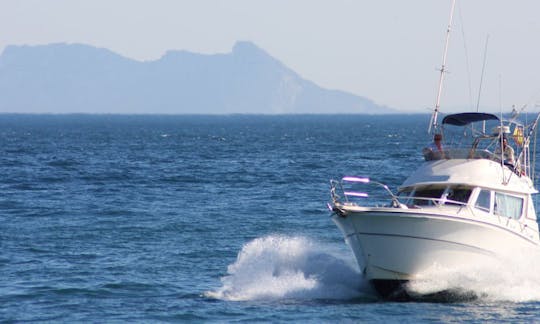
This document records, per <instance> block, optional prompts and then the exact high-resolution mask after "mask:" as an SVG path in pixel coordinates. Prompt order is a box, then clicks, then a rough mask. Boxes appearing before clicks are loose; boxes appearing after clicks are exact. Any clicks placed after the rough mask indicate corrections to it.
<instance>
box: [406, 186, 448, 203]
mask: <svg viewBox="0 0 540 324" xmlns="http://www.w3.org/2000/svg"><path fill="white" fill-rule="evenodd" d="M443 192H444V188H425V189H424V188H423V189H417V190H416V191H415V193H414V197H415V199H414V201H413V204H414V205H418V206H426V205H433V200H434V199H435V200H436V201H437V200H439V199H440V198H441V196H442V194H443Z"/></svg>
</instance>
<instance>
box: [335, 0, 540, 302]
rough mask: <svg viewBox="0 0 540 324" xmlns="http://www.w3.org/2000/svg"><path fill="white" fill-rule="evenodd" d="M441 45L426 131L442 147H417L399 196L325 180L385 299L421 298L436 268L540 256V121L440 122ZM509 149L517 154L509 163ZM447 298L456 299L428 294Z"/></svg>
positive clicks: (340, 222)
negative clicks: (539, 135)
mask: <svg viewBox="0 0 540 324" xmlns="http://www.w3.org/2000/svg"><path fill="white" fill-rule="evenodd" d="M453 6H454V3H453V4H452V12H453ZM451 21H452V14H451V16H450V24H449V26H450V25H451ZM449 29H450V28H449ZM449 29H448V32H449ZM447 45H448V40H447V42H446V45H445V55H444V58H443V65H442V68H441V80H440V84H439V93H438V95H437V104H436V106H435V109H434V112H433V115H432V118H431V121H430V125H429V130H428V134H430V136H434V137H436V138H437V137H438V138H439V139H440V138H442V139H443V140H442V141H441V142H442V143H441V144H438V146H432V147H426V148H423V149H422V148H419V154H422V155H423V161H422V162H421V163H420V165H419V167H418V169H417V170H415V171H414V172H412V174H410V176H409V177H408V178H407V179H405V181H404V182H403V183H402V184H401V185H400V186H399V187H398V188H397V192H396V193H394V192H393V191H391V190H390V189H389V187H388V186H387V185H385V184H383V183H380V182H377V181H375V180H373V179H370V178H369V177H364V176H344V177H342V178H341V179H339V180H331V181H330V184H331V188H330V189H331V202H330V203H328V207H329V209H330V210H331V213H332V220H333V221H334V222H335V223H336V225H337V226H338V228H339V229H340V231H341V232H342V234H343V236H344V238H345V240H346V242H347V244H348V245H349V246H350V248H351V250H352V252H353V254H354V256H355V258H356V260H357V262H358V264H359V266H360V269H361V272H362V275H363V276H364V277H365V278H366V279H367V280H368V281H369V282H370V283H371V285H372V286H373V287H374V289H375V290H376V291H377V292H378V293H379V295H380V296H381V297H383V298H385V299H394V300H402V299H405V300H407V299H410V298H413V299H414V298H417V297H420V298H421V297H422V296H418V294H417V293H415V292H414V291H411V290H410V289H409V285H408V283H409V282H410V281H413V280H422V279H426V274H427V275H429V274H430V273H433V272H432V271H433V269H436V270H437V269H439V270H450V271H460V269H464V268H465V267H464V265H465V266H467V267H469V268H470V267H472V266H475V265H479V266H480V265H482V264H486V263H487V262H491V261H493V260H500V259H501V258H507V257H511V256H512V254H514V253H516V251H527V250H528V249H533V250H538V249H540V233H539V230H538V223H537V219H536V212H535V207H534V201H533V196H534V195H535V194H536V193H538V191H537V190H536V189H535V187H534V183H533V180H532V179H534V178H535V175H534V158H535V157H534V156H532V155H531V152H530V148H531V147H532V148H535V147H536V143H535V140H536V136H535V134H536V128H537V125H538V120H539V118H540V114H539V115H538V116H536V117H535V118H531V122H530V123H529V124H527V123H524V122H521V121H520V119H522V114H521V112H516V111H514V113H513V114H512V115H509V116H508V115H506V116H507V118H505V115H502V114H501V115H500V116H497V115H495V114H492V113H481V112H478V111H476V112H463V113H456V114H449V115H446V116H444V118H442V120H441V121H439V117H440V116H439V100H440V89H441V88H442V86H441V84H442V79H443V77H442V76H443V75H444V71H445V64H444V62H445V59H446V50H447ZM441 115H442V114H441ZM505 145H506V146H505ZM507 146H510V147H512V146H514V147H515V149H512V151H513V152H511V153H512V155H514V156H513V157H512V156H510V152H509V151H508V150H511V149H508V148H507ZM533 152H534V149H533ZM428 279H429V278H428ZM448 293H450V294H452V293H454V292H452V291H450V292H449V291H440V292H439V291H438V292H434V293H433V294H431V295H432V296H447V294H448ZM465 295H468V292H466V293H465Z"/></svg>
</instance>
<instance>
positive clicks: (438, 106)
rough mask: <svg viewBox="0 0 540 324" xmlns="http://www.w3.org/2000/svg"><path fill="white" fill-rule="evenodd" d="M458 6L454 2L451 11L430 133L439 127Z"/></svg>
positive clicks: (454, 1)
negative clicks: (451, 39)
mask: <svg viewBox="0 0 540 324" xmlns="http://www.w3.org/2000/svg"><path fill="white" fill-rule="evenodd" d="M455 6H456V0H452V8H451V9H450V21H449V22H448V28H447V29H446V41H445V43H444V54H443V59H442V65H441V69H440V70H439V71H440V72H441V75H440V77H439V91H437V101H436V103H435V109H434V110H433V114H432V115H431V122H430V123H429V128H428V133H431V131H432V130H436V129H437V127H438V123H437V115H438V114H439V108H440V107H441V93H442V88H443V81H444V74H445V73H446V56H447V53H448V43H449V41H450V30H451V29H452V21H453V19H454V8H455Z"/></svg>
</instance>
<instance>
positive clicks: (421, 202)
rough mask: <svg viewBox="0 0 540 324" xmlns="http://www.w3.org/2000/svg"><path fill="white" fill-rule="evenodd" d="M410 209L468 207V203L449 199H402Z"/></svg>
mask: <svg viewBox="0 0 540 324" xmlns="http://www.w3.org/2000/svg"><path fill="white" fill-rule="evenodd" d="M402 201H403V203H404V204H405V205H406V206H407V207H408V208H422V207H427V206H461V207H464V206H467V202H463V201H458V200H453V199H450V198H447V197H444V196H443V197H437V198H432V197H409V198H407V199H402Z"/></svg>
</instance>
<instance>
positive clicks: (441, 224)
mask: <svg viewBox="0 0 540 324" xmlns="http://www.w3.org/2000/svg"><path fill="white" fill-rule="evenodd" d="M458 215H459V213H454V214H453V215H445V214H443V213H435V212H433V211H432V212H429V211H428V212H426V211H414V210H400V209H389V208H387V209H384V208H381V209H368V210H363V211H346V212H343V210H342V211H340V212H338V213H336V215H334V216H333V220H334V222H335V223H336V224H337V226H338V227H339V228H340V230H341V232H342V233H343V235H344V237H345V239H346V241H347V243H348V245H349V246H350V248H351V249H352V251H353V253H354V255H355V257H356V259H357V261H358V264H359V266H360V269H361V270H362V272H363V274H364V276H365V277H366V279H368V280H369V281H370V282H371V283H372V284H373V285H374V287H375V288H376V289H377V291H378V292H379V293H380V294H381V295H383V296H385V295H386V296H389V295H391V294H395V293H396V291H397V290H403V283H405V282H407V281H409V280H415V279H423V278H429V276H432V275H433V273H434V271H435V272H437V271H441V270H443V271H453V270H455V271H465V270H466V269H470V268H474V267H477V266H482V265H483V264H486V262H493V261H494V260H496V259H497V258H499V257H501V256H506V255H509V254H510V253H512V251H516V250H523V249H525V248H537V247H538V245H537V244H536V242H534V241H533V240H531V239H528V238H526V237H525V236H523V235H520V234H519V233H518V232H516V231H513V230H511V229H510V227H508V224H510V223H509V222H507V224H506V225H501V224H498V222H499V223H501V220H498V219H495V220H494V221H493V222H489V221H482V220H474V219H471V217H462V216H458ZM503 221H504V220H503ZM503 223H504V222H503ZM510 225H511V224H510ZM398 295H399V294H398Z"/></svg>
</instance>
